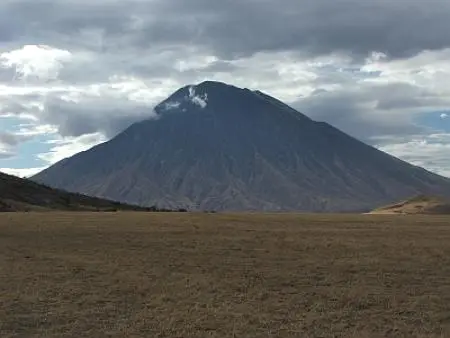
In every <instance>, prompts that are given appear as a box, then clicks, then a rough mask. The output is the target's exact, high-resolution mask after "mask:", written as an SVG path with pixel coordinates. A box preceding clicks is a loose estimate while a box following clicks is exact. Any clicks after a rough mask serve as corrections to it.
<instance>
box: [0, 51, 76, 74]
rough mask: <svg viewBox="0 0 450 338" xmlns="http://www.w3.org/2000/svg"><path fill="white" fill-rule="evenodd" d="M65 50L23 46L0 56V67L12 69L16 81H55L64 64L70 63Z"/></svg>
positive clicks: (69, 57) (67, 52)
mask: <svg viewBox="0 0 450 338" xmlns="http://www.w3.org/2000/svg"><path fill="white" fill-rule="evenodd" d="M71 56H72V55H71V53H70V52H69V51H67V50H61V49H57V48H52V47H50V46H46V45H25V46H23V47H22V48H20V49H16V50H12V51H10V52H4V53H1V54H0V67H3V68H14V69H15V72H16V79H23V80H29V79H39V80H44V81H47V80H55V79H57V78H58V74H59V71H60V70H61V68H62V67H63V64H64V63H65V62H68V61H70V59H71Z"/></svg>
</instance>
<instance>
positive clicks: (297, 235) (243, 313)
mask: <svg viewBox="0 0 450 338" xmlns="http://www.w3.org/2000/svg"><path fill="white" fill-rule="evenodd" d="M0 337H2V338H6V337H450V218H448V217H447V218H445V217H438V216H428V217H421V216H386V215H359V216H358V215H353V216H352V215H346V216H343V215H341V216H333V215H274V214H272V215H270V214H266V215H263V214H254V215H251V214H246V215H244V214H242V215H225V214H224V215H221V214H175V213H173V214H158V213H132V212H118V213H4V214H1V215H0Z"/></svg>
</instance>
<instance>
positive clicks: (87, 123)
mask: <svg viewBox="0 0 450 338" xmlns="http://www.w3.org/2000/svg"><path fill="white" fill-rule="evenodd" d="M154 116H155V113H154V112H153V109H152V108H150V107H148V106H145V105H140V104H139V103H137V102H131V101H126V100H122V101H117V100H111V99H110V98H91V99H83V100H82V101H80V102H77V103H75V102H67V101H64V100H61V99H59V98H58V97H57V96H49V97H47V99H46V109H45V111H44V112H43V113H42V114H41V120H42V121H44V122H48V123H51V124H54V125H57V126H58V132H59V134H60V135H62V136H75V137H76V136H81V135H84V134H91V133H95V132H101V133H102V134H104V135H105V136H106V137H107V138H111V137H113V136H115V135H116V134H117V133H118V132H120V131H122V130H123V129H125V128H126V127H127V126H129V125H131V124H132V123H134V122H136V121H140V120H143V119H146V118H153V117H154Z"/></svg>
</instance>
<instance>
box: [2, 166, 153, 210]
mask: <svg viewBox="0 0 450 338" xmlns="http://www.w3.org/2000/svg"><path fill="white" fill-rule="evenodd" d="M33 210H35V211H38V210H74V211H75V210H76V211H78V210H85V211H108V210H146V209H144V208H140V207H137V206H132V205H126V204H122V203H118V202H113V201H108V200H104V199H99V198H94V197H89V196H84V195H80V194H73V193H68V192H65V191H61V190H56V189H52V188H49V187H46V186H43V185H40V184H37V183H36V182H33V181H30V180H25V179H22V178H18V177H15V176H10V175H6V174H3V173H0V212H3V211H33Z"/></svg>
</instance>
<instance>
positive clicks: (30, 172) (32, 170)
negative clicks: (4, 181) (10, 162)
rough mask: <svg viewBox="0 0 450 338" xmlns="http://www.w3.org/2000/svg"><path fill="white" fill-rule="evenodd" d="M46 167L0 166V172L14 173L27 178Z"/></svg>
mask: <svg viewBox="0 0 450 338" xmlns="http://www.w3.org/2000/svg"><path fill="white" fill-rule="evenodd" d="M45 168H46V167H39V168H0V172H3V173H6V174H9V175H14V176H17V177H22V178H27V177H31V176H33V175H35V174H37V173H38V172H40V171H42V170H44V169H45Z"/></svg>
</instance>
